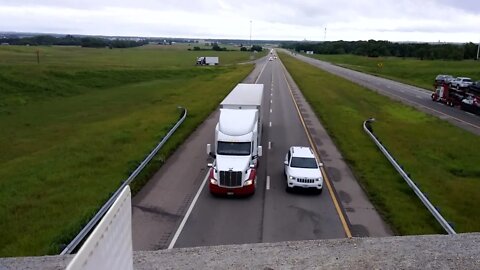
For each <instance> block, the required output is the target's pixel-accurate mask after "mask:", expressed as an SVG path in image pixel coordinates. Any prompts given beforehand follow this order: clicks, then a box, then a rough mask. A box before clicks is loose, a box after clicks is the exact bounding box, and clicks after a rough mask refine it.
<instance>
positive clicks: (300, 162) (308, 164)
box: [290, 157, 318, 169]
mask: <svg viewBox="0 0 480 270" xmlns="http://www.w3.org/2000/svg"><path fill="white" fill-rule="evenodd" d="M290 167H292V168H308V169H316V168H318V166H317V162H316V161H315V159H314V158H303V157H293V158H292V162H290Z"/></svg>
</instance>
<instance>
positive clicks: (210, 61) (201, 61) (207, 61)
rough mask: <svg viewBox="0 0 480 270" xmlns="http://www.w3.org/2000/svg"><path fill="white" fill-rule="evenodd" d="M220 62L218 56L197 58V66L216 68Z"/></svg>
mask: <svg viewBox="0 0 480 270" xmlns="http://www.w3.org/2000/svg"><path fill="white" fill-rule="evenodd" d="M218 63H219V60H218V57H217V56H201V57H198V58H197V65H202V66H204V65H208V66H216V65H218Z"/></svg>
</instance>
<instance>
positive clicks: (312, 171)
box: [284, 146, 323, 193]
mask: <svg viewBox="0 0 480 270" xmlns="http://www.w3.org/2000/svg"><path fill="white" fill-rule="evenodd" d="M284 165H285V176H286V177H287V187H286V190H287V191H291V190H292V189H293V188H308V189H314V190H316V191H318V193H320V192H322V188H323V176H322V172H321V171H320V167H321V166H323V164H321V163H319V162H318V161H317V159H316V158H315V155H314V154H313V151H312V149H311V148H310V147H302V146H292V147H290V149H289V150H288V153H287V154H286V155H285V160H284Z"/></svg>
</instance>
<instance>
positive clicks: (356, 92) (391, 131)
mask: <svg viewBox="0 0 480 270" xmlns="http://www.w3.org/2000/svg"><path fill="white" fill-rule="evenodd" d="M280 56H281V59H282V61H283V63H284V64H285V66H286V67H287V69H288V71H289V72H290V74H291V75H292V76H293V78H294V80H295V82H296V83H297V84H298V86H299V87H300V89H301V90H302V92H303V94H304V95H305V97H306V98H307V100H308V102H309V103H310V104H311V105H312V107H313V108H314V110H315V113H316V114H317V116H318V117H319V118H320V120H321V121H322V123H323V125H324V126H325V128H326V129H327V130H328V133H329V134H330V136H331V137H332V138H333V140H334V142H335V143H336V145H337V146H338V147H339V149H340V151H341V152H342V154H343V156H344V158H345V159H346V161H347V162H348V164H349V166H350V167H351V168H352V170H353V171H354V174H355V176H356V177H357V179H358V181H359V182H360V184H361V185H362V186H363V188H364V189H365V190H366V192H367V194H368V196H369V197H370V199H371V201H372V202H373V203H374V205H375V206H376V208H377V209H378V210H379V211H380V213H381V214H382V215H383V216H384V218H385V219H386V220H387V222H388V223H390V224H391V226H392V228H393V229H394V230H395V231H396V232H397V233H399V234H402V235H407V234H431V233H442V232H443V230H442V228H441V227H440V226H439V225H438V224H437V223H436V220H435V219H434V218H433V217H432V216H431V214H430V213H429V212H428V211H427V210H426V209H425V207H424V206H423V204H422V203H421V202H420V200H419V199H417V197H416V195H415V194H414V193H413V191H411V190H410V188H409V187H408V185H407V184H406V183H405V182H404V180H403V179H402V178H401V177H400V176H399V175H398V173H397V172H396V171H395V170H394V169H393V167H392V166H391V165H390V163H389V162H388V161H387V160H386V158H385V157H384V156H383V155H382V153H381V152H380V151H379V150H378V149H377V147H376V145H375V144H374V143H373V141H371V139H370V138H369V137H368V136H367V134H366V133H365V132H364V131H363V129H362V123H363V121H364V120H366V119H367V118H369V117H375V118H376V119H377V121H376V122H375V123H374V124H373V129H374V131H375V133H376V135H377V137H378V138H379V139H380V140H381V141H382V143H383V144H384V145H385V146H386V147H387V148H388V150H389V151H390V152H391V153H392V154H393V156H395V158H396V159H397V160H398V162H399V163H400V164H401V165H402V166H403V167H404V169H405V170H406V171H407V172H409V173H410V175H411V178H412V179H413V180H414V181H415V182H416V183H417V185H418V186H419V187H420V189H421V190H422V191H423V192H424V193H426V194H427V195H428V197H429V199H430V200H431V202H432V203H433V204H434V205H435V206H437V207H438V208H439V209H440V211H441V213H442V215H443V216H444V217H445V218H446V219H447V220H448V221H450V222H452V223H453V225H454V227H455V230H456V231H457V232H477V231H480V201H479V200H478V198H480V167H479V166H478V164H480V155H479V154H478V153H479V152H480V138H479V137H478V136H476V135H474V134H472V133H469V132H467V131H464V130H462V129H460V128H457V127H455V126H452V125H451V124H449V123H448V122H446V121H442V120H440V119H438V118H436V117H433V116H430V115H427V114H425V113H423V112H420V111H418V110H416V109H414V108H411V107H409V106H406V105H404V104H402V103H400V102H396V101H393V100H391V99H389V98H387V97H385V96H382V95H379V94H377V93H375V92H373V91H370V90H368V89H366V88H364V87H361V86H359V85H356V84H354V83H352V82H350V81H347V80H344V79H342V78H339V77H337V76H334V75H332V74H330V73H327V72H324V71H322V70H320V69H318V68H315V67H313V66H311V65H309V64H305V63H303V62H300V61H298V60H296V59H294V58H292V57H290V56H288V55H286V54H281V55H280Z"/></svg>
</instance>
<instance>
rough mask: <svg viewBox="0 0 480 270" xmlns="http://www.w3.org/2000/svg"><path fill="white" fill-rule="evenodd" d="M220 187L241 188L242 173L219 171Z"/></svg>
mask: <svg viewBox="0 0 480 270" xmlns="http://www.w3.org/2000/svg"><path fill="white" fill-rule="evenodd" d="M220 186H225V187H240V186H242V172H234V171H220Z"/></svg>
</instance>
